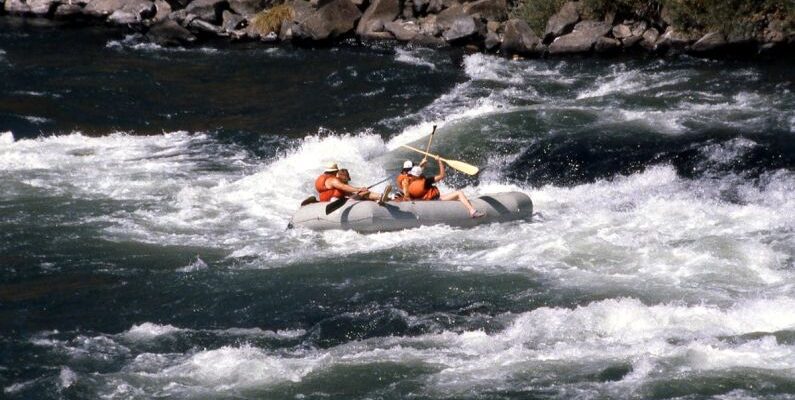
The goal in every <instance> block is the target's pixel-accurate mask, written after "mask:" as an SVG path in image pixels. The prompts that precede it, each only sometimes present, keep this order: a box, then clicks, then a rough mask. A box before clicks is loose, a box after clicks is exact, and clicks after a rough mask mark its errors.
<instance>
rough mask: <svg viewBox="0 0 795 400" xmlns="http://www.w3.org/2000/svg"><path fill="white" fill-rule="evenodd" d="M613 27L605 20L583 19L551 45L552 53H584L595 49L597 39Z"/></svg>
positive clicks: (550, 50) (550, 51)
mask: <svg viewBox="0 0 795 400" xmlns="http://www.w3.org/2000/svg"><path fill="white" fill-rule="evenodd" d="M611 29H612V27H611V26H610V24H607V23H605V22H603V21H582V22H580V23H578V24H577V25H575V26H574V30H573V31H572V32H571V33H569V34H566V35H563V36H560V37H558V38H557V39H555V41H554V42H552V44H550V45H549V53H550V54H567V53H584V52H588V51H590V50H591V49H593V47H594V45H595V44H596V42H597V40H599V38H600V37H602V36H604V35H606V34H607V33H608V32H610V30H611Z"/></svg>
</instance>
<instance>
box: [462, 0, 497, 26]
mask: <svg viewBox="0 0 795 400" xmlns="http://www.w3.org/2000/svg"><path fill="white" fill-rule="evenodd" d="M464 12H465V13H466V14H467V15H476V14H478V15H480V18H483V19H486V20H492V21H505V20H506V19H508V3H506V2H505V0H477V1H474V2H472V3H467V4H465V5H464Z"/></svg>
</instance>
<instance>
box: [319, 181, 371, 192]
mask: <svg viewBox="0 0 795 400" xmlns="http://www.w3.org/2000/svg"><path fill="white" fill-rule="evenodd" d="M326 182H327V184H330V185H331V187H332V188H334V189H339V190H341V191H343V192H345V193H361V192H366V191H367V189H366V188H357V187H353V186H351V185H348V184H345V183H342V182H340V181H339V179H336V178H334V179H329V180H327V181H326Z"/></svg>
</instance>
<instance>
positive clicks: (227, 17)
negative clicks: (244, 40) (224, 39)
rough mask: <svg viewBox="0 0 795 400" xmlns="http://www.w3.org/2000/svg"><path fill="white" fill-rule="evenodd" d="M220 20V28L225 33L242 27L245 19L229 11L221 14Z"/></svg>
mask: <svg viewBox="0 0 795 400" xmlns="http://www.w3.org/2000/svg"><path fill="white" fill-rule="evenodd" d="M221 20H222V21H223V22H222V23H221V28H222V29H223V30H224V31H226V32H232V31H235V30H237V29H238V28H240V27H242V26H243V23H244V22H245V21H246V18H245V17H243V16H241V15H238V14H235V13H233V12H231V11H229V10H224V12H223V14H221Z"/></svg>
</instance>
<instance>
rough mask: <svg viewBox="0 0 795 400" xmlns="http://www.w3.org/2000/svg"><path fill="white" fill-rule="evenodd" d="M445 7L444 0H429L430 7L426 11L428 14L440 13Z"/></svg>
mask: <svg viewBox="0 0 795 400" xmlns="http://www.w3.org/2000/svg"><path fill="white" fill-rule="evenodd" d="M443 9H444V3H442V0H429V1H428V8H427V10H426V11H425V12H427V13H428V14H432V15H435V14H439V13H440V12H442V10H443Z"/></svg>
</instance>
